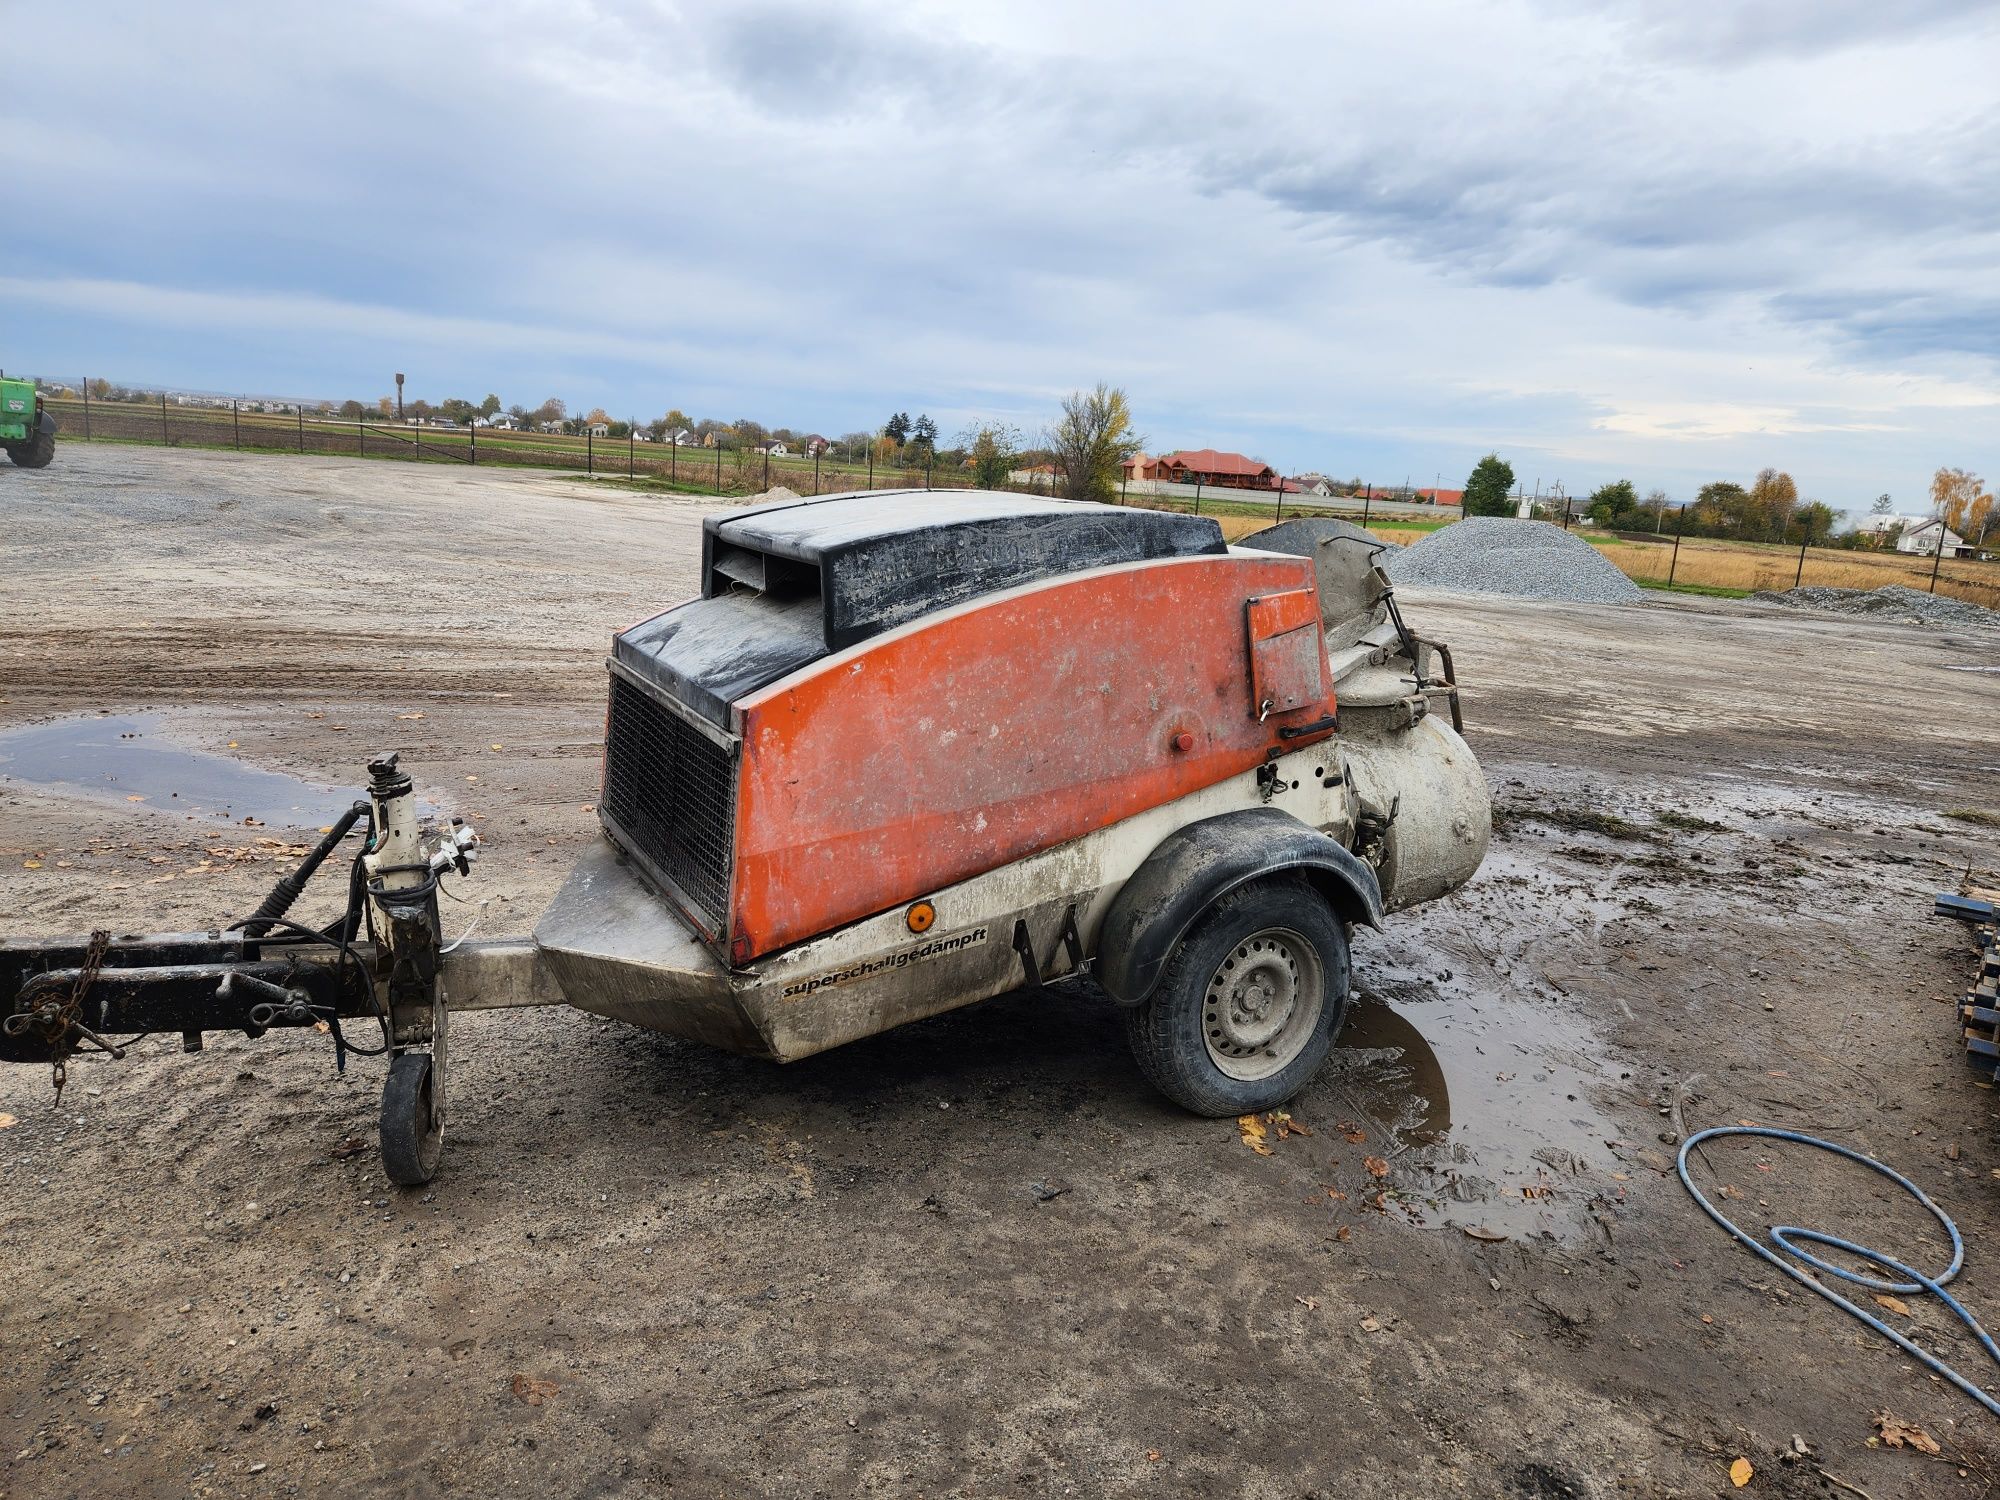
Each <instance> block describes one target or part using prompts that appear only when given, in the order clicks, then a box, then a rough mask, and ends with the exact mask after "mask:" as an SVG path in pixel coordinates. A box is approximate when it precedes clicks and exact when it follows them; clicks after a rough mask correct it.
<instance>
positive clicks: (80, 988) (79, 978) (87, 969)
mask: <svg viewBox="0 0 2000 1500" xmlns="http://www.w3.org/2000/svg"><path fill="white" fill-rule="evenodd" d="M110 951H111V934H110V933H109V932H107V931H105V930H104V929H103V928H102V927H100V928H98V929H97V930H96V931H94V932H93V933H91V935H90V946H89V947H88V948H86V949H84V950H83V963H82V965H81V966H80V967H79V968H78V969H77V971H76V983H75V984H73V985H72V986H70V992H69V999H68V1000H66V1001H64V1002H63V1008H62V1012H61V1017H62V1032H61V1035H60V1036H58V1037H56V1038H52V1040H53V1041H54V1043H55V1049H56V1055H55V1058H54V1059H53V1061H52V1062H51V1063H50V1065H49V1066H50V1069H51V1072H52V1075H53V1080H54V1083H55V1086H56V1103H58V1104H61V1103H62V1091H63V1085H64V1084H65V1083H67V1082H69V1054H70V1053H71V1052H72V1051H74V1050H75V1048H76V1042H75V1040H74V1039H75V1037H76V1023H77V1020H78V1018H79V1017H80V1016H82V1014H83V998H84V996H86V995H88V994H89V993H90V987H91V986H92V985H93V984H95V983H97V971H98V970H99V969H100V968H102V967H103V965H104V955H105V954H106V953H108V952H110Z"/></svg>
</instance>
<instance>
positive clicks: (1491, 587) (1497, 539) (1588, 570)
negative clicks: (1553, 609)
mask: <svg viewBox="0 0 2000 1500" xmlns="http://www.w3.org/2000/svg"><path fill="white" fill-rule="evenodd" d="M1382 566H1383V569H1384V571H1386V572H1387V573H1388V575H1389V577H1390V579H1391V580H1392V581H1394V582H1396V583H1406V584H1409V585H1411V586H1413V587H1416V588H1433V589H1456V590H1458V591H1460V592H1463V593H1470V594H1506V595H1508V596H1510V597H1512V598H1516V599H1563V600H1569V601H1572V602H1574V603H1577V604H1628V603H1630V602H1631V601H1633V600H1635V599H1637V598H1639V597H1640V594H1641V590H1640V588H1639V585H1638V584H1636V583H1634V582H1633V581H1632V580H1631V579H1629V578H1627V577H1626V576H1625V575H1624V574H1623V573H1621V572H1619V571H1618V569H1617V568H1615V567H1613V566H1612V565H1611V563H1610V562H1609V561H1608V560H1607V559H1606V558H1605V556H1604V555H1603V554H1602V553H1601V552H1599V551H1598V550H1597V549H1596V548H1595V547H1593V546H1591V545H1590V543H1588V542H1586V541H1584V540H1583V539H1582V538H1581V537H1577V536H1573V535H1571V534H1570V533H1569V532H1567V531H1564V530H1563V529H1562V528H1561V527H1560V526H1551V525H1550V524H1549V523H1548V522H1546V521H1512V520H1508V519H1506V518H1505V517H1501V516H1470V517H1468V518H1467V519H1465V520H1463V521H1458V522H1455V523H1453V524H1452V525H1450V526H1447V527H1445V528H1443V529H1442V530H1440V531H1433V532H1432V533H1431V534H1430V535H1429V536H1427V537H1425V538H1424V539H1423V540H1421V541H1419V542H1415V543H1413V544H1411V545H1410V546H1408V547H1405V548H1404V549H1403V550H1402V551H1401V552H1397V553H1392V554H1390V555H1389V556H1388V557H1387V558H1385V559H1384V561H1383V564H1382Z"/></svg>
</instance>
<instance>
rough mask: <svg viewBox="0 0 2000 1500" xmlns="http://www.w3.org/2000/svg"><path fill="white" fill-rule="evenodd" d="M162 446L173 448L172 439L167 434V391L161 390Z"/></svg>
mask: <svg viewBox="0 0 2000 1500" xmlns="http://www.w3.org/2000/svg"><path fill="white" fill-rule="evenodd" d="M160 446H161V447H163V448H171V447H172V446H173V442H172V440H171V439H170V438H169V437H168V436H167V393H166V392H165V391H161V392H160Z"/></svg>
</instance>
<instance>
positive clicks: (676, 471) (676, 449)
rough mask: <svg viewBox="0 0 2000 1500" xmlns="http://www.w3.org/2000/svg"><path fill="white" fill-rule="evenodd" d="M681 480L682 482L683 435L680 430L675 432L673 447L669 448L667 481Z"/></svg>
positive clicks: (677, 482) (673, 482)
mask: <svg viewBox="0 0 2000 1500" xmlns="http://www.w3.org/2000/svg"><path fill="white" fill-rule="evenodd" d="M680 482H681V435H680V433H679V432H678V431H676V432H675V433H674V441H673V444H672V446H671V447H669V448H668V449H667V483H668V484H679V483H680Z"/></svg>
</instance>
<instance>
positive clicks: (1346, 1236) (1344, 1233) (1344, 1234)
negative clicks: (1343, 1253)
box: [1333, 1224, 1354, 1245]
mask: <svg viewBox="0 0 2000 1500" xmlns="http://www.w3.org/2000/svg"><path fill="white" fill-rule="evenodd" d="M1333 1237H1334V1238H1335V1239H1337V1240H1339V1241H1340V1242H1341V1244H1343V1245H1344V1244H1346V1243H1347V1242H1348V1241H1349V1240H1351V1239H1353V1238H1354V1230H1353V1229H1352V1228H1351V1227H1349V1226H1348V1225H1346V1224H1343V1225H1341V1226H1340V1228H1338V1229H1336V1230H1334V1232H1333Z"/></svg>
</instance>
